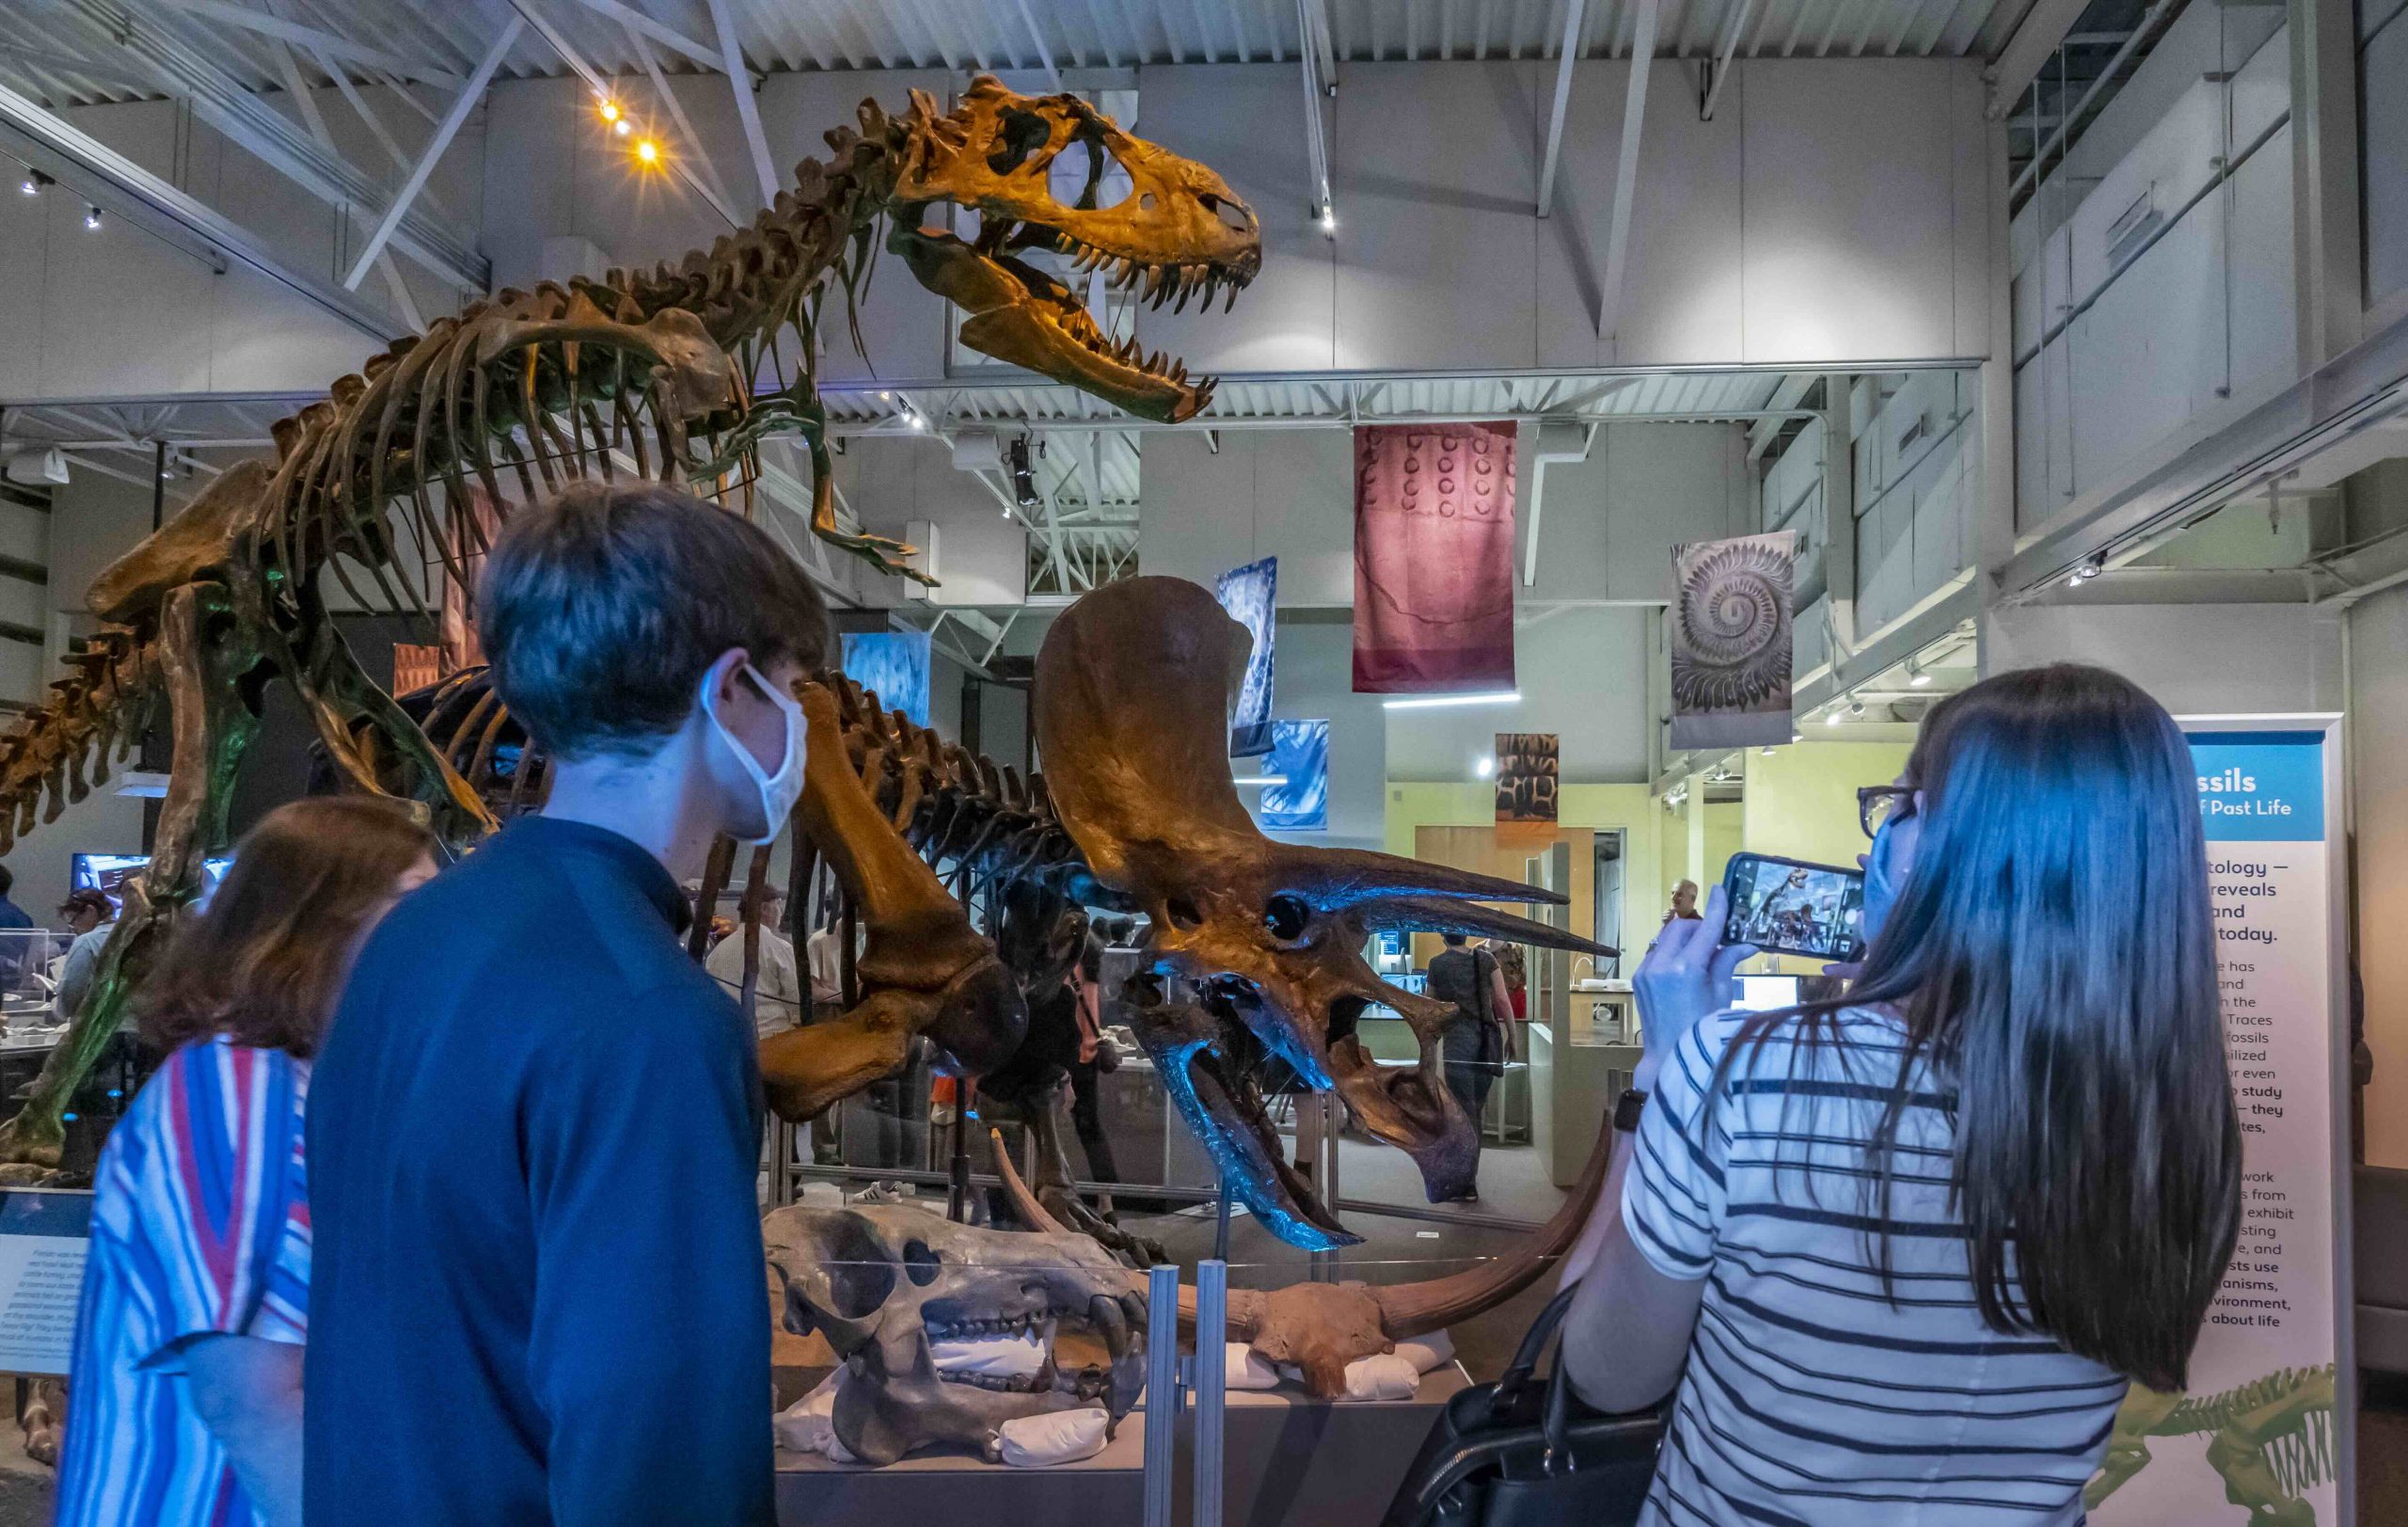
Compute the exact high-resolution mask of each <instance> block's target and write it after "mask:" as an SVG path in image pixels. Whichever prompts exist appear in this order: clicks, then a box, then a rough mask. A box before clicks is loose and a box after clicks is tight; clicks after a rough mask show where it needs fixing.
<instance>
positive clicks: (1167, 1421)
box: [1146, 1265, 1180, 1527]
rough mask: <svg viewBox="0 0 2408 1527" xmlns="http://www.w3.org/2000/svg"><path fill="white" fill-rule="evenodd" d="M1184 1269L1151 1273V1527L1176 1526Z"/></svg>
mask: <svg viewBox="0 0 2408 1527" xmlns="http://www.w3.org/2000/svg"><path fill="white" fill-rule="evenodd" d="M1179 1408H1180V1400H1179V1269H1178V1268H1177V1267H1174V1266H1167V1265H1165V1266H1160V1267H1152V1268H1149V1269H1148V1270H1147V1273H1146V1527H1171V1489H1172V1485H1173V1477H1172V1476H1173V1475H1174V1474H1176V1473H1177V1471H1178V1467H1179Z"/></svg>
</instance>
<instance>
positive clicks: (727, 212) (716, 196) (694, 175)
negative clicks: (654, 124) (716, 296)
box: [626, 25, 739, 228]
mask: <svg viewBox="0 0 2408 1527" xmlns="http://www.w3.org/2000/svg"><path fill="white" fill-rule="evenodd" d="M626 34H627V45H628V46H629V47H632V48H633V49H635V51H636V56H637V57H638V58H641V59H642V60H643V72H644V74H645V75H646V77H648V78H649V79H650V80H651V81H652V89H653V93H654V94H656V95H657V96H659V97H660V104H661V106H662V107H663V108H664V109H665V110H666V111H667V112H668V113H669V119H670V120H671V121H673V122H674V123H675V124H676V126H677V137H678V140H679V141H680V142H682V143H684V144H685V145H686V151H685V152H684V153H683V154H681V155H679V156H677V157H676V158H674V159H672V160H671V161H670V162H669V163H670V167H671V168H673V169H674V170H676V171H677V177H678V179H680V180H682V181H684V182H685V183H687V184H688V185H689V186H691V187H692V188H693V191H694V194H695V195H696V196H698V197H701V198H702V199H704V200H705V201H707V202H709V203H710V205H711V210H712V211H713V212H716V213H718V214H719V215H720V216H721V219H722V220H724V221H725V222H726V224H727V225H728V227H730V228H735V227H737V226H739V225H738V224H737V218H736V213H735V212H734V210H733V209H732V208H730V206H729V205H728V195H727V185H726V183H725V182H723V181H721V179H720V178H719V167H718V166H716V165H714V164H712V163H711V157H710V154H709V152H708V151H706V150H705V149H704V147H703V139H702V135H700V134H698V133H696V132H695V131H694V124H693V123H692V122H691V121H689V120H688V119H687V118H686V108H685V107H684V106H683V105H681V104H680V103H678V100H677V96H676V92H674V91H673V90H672V89H670V88H669V81H668V79H667V78H666V77H664V76H663V75H662V73H661V72H660V58H659V56H658V55H657V54H655V53H654V52H653V51H652V43H651V42H650V41H649V40H646V39H645V37H644V34H643V33H642V32H641V31H638V30H637V29H636V28H635V27H634V26H632V25H631V26H628V27H626Z"/></svg>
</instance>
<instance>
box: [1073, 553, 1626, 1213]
mask: <svg viewBox="0 0 2408 1527" xmlns="http://www.w3.org/2000/svg"><path fill="white" fill-rule="evenodd" d="M1247 651H1248V642H1247V637H1246V632H1245V628H1244V627H1243V626H1240V625H1239V624H1238V623H1237V622H1236V621H1234V620H1231V619H1230V618H1229V617H1228V614H1227V613H1226V612H1224V611H1223V610H1222V609H1221V607H1220V605H1219V603H1218V602H1216V601H1215V600H1214V599H1213V597H1212V595H1210V594H1208V593H1206V592H1205V591H1204V590H1203V589H1201V588H1198V587H1197V586H1196V585H1195V584H1193V583H1190V582H1186V581H1182V580H1180V579H1175V578H1135V579H1130V580H1128V581H1124V582H1119V583H1115V584H1112V585H1110V586H1108V587H1106V588H1102V589H1099V590H1097V591H1096V592H1095V593H1092V594H1089V595H1087V596H1085V597H1084V598H1082V599H1081V600H1080V601H1079V602H1078V603H1077V604H1075V605H1073V606H1071V607H1070V608H1069V610H1068V611H1067V612H1064V613H1063V615H1062V616H1061V618H1060V619H1058V620H1057V621H1055V622H1054V628H1053V630H1052V631H1050V632H1049V633H1048V634H1047V636H1046V639H1045V645H1044V648H1043V650H1042V651H1041V652H1040V653H1039V654H1038V660H1037V684H1036V700H1035V704H1036V723H1037V736H1038V747H1039V749H1040V750H1041V751H1042V753H1043V756H1044V760H1045V775H1046V782H1047V784H1048V786H1049V787H1051V789H1052V791H1053V797H1054V808H1055V810H1056V811H1057V812H1058V813H1059V814H1060V817H1061V820H1062V824H1063V826H1064V827H1065V828H1067V829H1068V830H1069V834H1070V835H1071V837H1072V838H1073V839H1075V840H1076V841H1077V843H1078V845H1079V848H1080V850H1081V851H1083V852H1085V855H1086V859H1087V864H1088V865H1089V867H1091V868H1092V869H1093V870H1094V872H1095V876H1096V879H1097V880H1098V881H1100V882H1101V883H1103V884H1105V885H1107V886H1110V887H1111V888H1113V889H1114V890H1116V891H1119V892H1122V893H1124V894H1126V895H1128V896H1130V897H1132V898H1133V899H1135V900H1136V901H1137V902H1138V904H1139V905H1140V906H1142V907H1143V908H1144V910H1145V911H1146V912H1147V913H1148V915H1149V916H1150V917H1151V918H1152V923H1153V927H1152V931H1151V933H1150V935H1149V937H1150V940H1151V944H1150V952H1151V954H1152V956H1153V966H1152V969H1153V971H1154V972H1155V973H1156V974H1158V975H1179V976H1184V977H1187V978H1192V979H1194V980H1196V981H1197V982H1200V983H1201V986H1202V993H1203V1007H1201V1008H1191V1007H1187V1006H1186V1005H1184V1004H1176V1003H1174V1004H1167V1005H1164V1007H1163V1008H1162V1009H1161V1010H1156V1004H1155V1002H1154V1001H1153V1000H1152V999H1154V998H1157V997H1159V996H1161V995H1163V994H1162V993H1161V992H1160V989H1159V987H1155V988H1152V989H1150V990H1147V989H1141V990H1139V991H1137V992H1134V993H1133V996H1134V997H1135V999H1136V1001H1135V1004H1134V1005H1135V1008H1136V1015H1135V1016H1136V1018H1137V1020H1138V1021H1137V1022H1136V1023H1135V1025H1134V1027H1135V1028H1136V1031H1137V1033H1138V1036H1139V1038H1140V1039H1141V1041H1144V1042H1147V1043H1148V1044H1149V1047H1151V1048H1152V1049H1153V1050H1154V1053H1155V1063H1156V1065H1157V1067H1158V1069H1160V1071H1161V1072H1162V1074H1163V1080H1164V1085H1165V1086H1166V1087H1168V1088H1169V1089H1170V1090H1171V1091H1172V1094H1173V1096H1174V1098H1175V1099H1176V1100H1177V1101H1178V1103H1179V1105H1180V1109H1181V1111H1182V1112H1183V1113H1184V1114H1185V1115H1186V1116H1187V1117H1188V1119H1189V1121H1190V1122H1191V1123H1194V1124H1196V1126H1197V1128H1198V1130H1199V1132H1200V1133H1201V1134H1202V1135H1203V1137H1204V1143H1205V1145H1206V1146H1207V1148H1208V1149H1211V1150H1212V1152H1213V1153H1214V1157H1215V1159H1216V1160H1217V1161H1219V1162H1220V1164H1221V1165H1222V1166H1223V1167H1224V1168H1225V1169H1227V1170H1228V1172H1229V1173H1230V1175H1231V1178H1232V1186H1233V1187H1234V1188H1235V1190H1236V1191H1237V1192H1238V1193H1239V1194H1240V1195H1241V1196H1242V1197H1244V1200H1245V1201H1246V1203H1247V1204H1248V1206H1249V1207H1250V1208H1253V1209H1254V1210H1255V1212H1256V1213H1258V1214H1259V1215H1260V1216H1262V1217H1263V1218H1264V1220H1265V1222H1266V1223H1268V1224H1270V1225H1272V1226H1273V1227H1274V1228H1275V1229H1277V1230H1278V1231H1279V1232H1280V1233H1281V1234H1282V1235H1283V1236H1285V1238H1287V1239H1289V1240H1290V1241H1291V1243H1293V1244H1296V1245H1301V1246H1308V1247H1326V1246H1335V1245H1343V1244H1346V1243H1348V1242H1350V1241H1352V1240H1353V1239H1354V1237H1352V1236H1350V1235H1348V1234H1347V1233H1345V1231H1344V1230H1343V1229H1342V1228H1341V1227H1340V1226H1339V1224H1338V1222H1337V1220H1336V1219H1335V1218H1333V1217H1331V1215H1330V1213H1329V1211H1328V1209H1327V1208H1326V1207H1325V1206H1323V1205H1322V1204H1321V1203H1320V1202H1319V1201H1317V1200H1316V1199H1315V1198H1314V1197H1313V1195H1312V1193H1311V1190H1310V1188H1309V1186H1308V1185H1306V1184H1305V1182H1304V1181H1303V1179H1302V1178H1301V1177H1300V1176H1298V1174H1296V1173H1294V1172H1292V1171H1281V1170H1277V1169H1274V1168H1272V1167H1270V1166H1269V1165H1267V1164H1266V1161H1265V1158H1266V1157H1267V1158H1269V1161H1271V1162H1275V1161H1276V1159H1277V1156H1278V1151H1277V1146H1276V1140H1275V1137H1274V1136H1273V1135H1272V1134H1271V1131H1270V1126H1269V1124H1268V1122H1267V1121H1266V1120H1264V1119H1263V1117H1262V1115H1261V1112H1260V1105H1259V1100H1258V1099H1257V1098H1256V1097H1255V1096H1254V1095H1253V1093H1254V1087H1253V1083H1252V1078H1253V1077H1254V1076H1255V1075H1256V1074H1258V1073H1259V1070H1260V1062H1261V1060H1262V1059H1263V1058H1266V1057H1275V1058H1278V1059H1279V1060H1282V1061H1285V1062H1286V1063H1287V1064H1288V1065H1289V1066H1291V1067H1292V1068H1293V1069H1294V1071H1295V1073H1296V1074H1297V1075H1298V1076H1299V1077H1301V1078H1302V1079H1303V1080H1304V1081H1305V1082H1306V1083H1307V1085H1309V1086H1311V1087H1314V1088H1316V1089H1320V1090H1329V1089H1331V1088H1335V1089H1336V1090H1338V1092H1339V1094H1341V1095H1342V1096H1343V1097H1344V1098H1345V1099H1346V1103H1347V1105H1348V1107H1350V1108H1351V1109H1352V1110H1353V1111H1354V1114H1355V1119H1356V1120H1357V1121H1359V1122H1360V1123H1361V1124H1362V1125H1363V1127H1364V1128H1365V1129H1367V1130H1369V1131H1370V1133H1371V1134H1372V1135H1373V1136H1375V1137H1378V1138H1380V1139H1383V1140H1386V1141H1387V1142H1388V1143H1389V1144H1391V1145H1395V1146H1397V1147H1399V1148H1401V1149H1402V1150H1403V1151H1405V1152H1406V1153H1409V1154H1411V1155H1412V1156H1413V1158H1414V1160H1415V1162H1416V1163H1417V1164H1418V1166H1419V1167H1420V1169H1421V1174H1422V1180H1423V1182H1424V1184H1425V1185H1427V1187H1428V1189H1429V1192H1430V1196H1431V1198H1432V1199H1433V1200H1438V1199H1443V1198H1446V1197H1449V1196H1450V1195H1452V1194H1454V1193H1457V1192H1459V1191H1461V1190H1462V1189H1463V1188H1464V1187H1465V1186H1467V1185H1469V1183H1470V1179H1471V1174H1472V1172H1473V1170H1474V1169H1475V1168H1476V1167H1477V1164H1478V1161H1479V1147H1478V1138H1477V1137H1476V1135H1475V1134H1474V1128H1475V1124H1474V1121H1472V1120H1470V1119H1468V1118H1466V1117H1465V1114H1464V1111H1463V1109H1462V1108H1461V1106H1459V1105H1457V1104H1456V1102H1455V1100H1454V1098H1453V1096H1452V1095H1451V1094H1450V1093H1449V1092H1448V1090H1447V1089H1446V1087H1445V1085H1444V1074H1445V1073H1444V1068H1443V1066H1442V1064H1441V1062H1440V1058H1439V1039H1440V1035H1441V1032H1442V1030H1443V1029H1444V1028H1445V1026H1446V1024H1447V1022H1448V1020H1449V1019H1450V1018H1452V1017H1453V1016H1454V1011H1455V1010H1454V1008H1453V1006H1452V1005H1451V1004H1450V1003H1446V1002H1439V1001H1435V1000H1433V999H1431V998H1428V997H1423V996H1419V995H1417V994H1413V993H1410V992H1406V991H1403V990H1402V989H1400V988H1398V987H1395V986H1391V985H1389V984H1388V983H1387V982H1386V981H1384V980H1382V979H1381V978H1379V976H1378V975H1377V974H1376V973H1374V972H1373V971H1372V969H1371V967H1370V964H1369V963H1368V962H1366V961H1365V960H1364V958H1363V946H1364V944H1365V942H1366V940H1367V939H1368V938H1369V936H1370V934H1372V933H1374V932H1380V931H1404V930H1414V931H1429V932H1464V933H1486V934H1495V935H1497V936H1498V937H1502V938H1505V939H1508V940H1511V941H1513V942H1514V943H1517V944H1534V945H1542V946H1549V947H1554V948H1564V949H1581V950H1588V951H1591V952H1593V953H1597V954H1601V955H1611V954H1612V953H1613V951H1612V950H1611V949H1609V948H1607V947H1606V946H1602V945H1597V944H1592V943H1591V942H1589V941H1588V940H1586V939H1581V938H1576V937H1574V936H1573V935H1572V934H1570V933H1567V932H1563V931H1560V930H1557V929H1554V928H1550V927H1548V926H1546V925H1545V924H1544V923H1539V922H1534V921H1531V920H1530V919H1529V918H1526V917H1519V916H1515V915H1511V914H1508V913H1502V912H1497V911H1495V910H1493V909H1491V908H1489V907H1486V906H1482V905H1480V904H1479V903H1480V902H1482V901H1555V902H1560V901H1561V900H1562V899H1563V898H1562V897H1560V896H1559V895H1556V894H1554V893H1552V892H1546V891H1541V890H1539V889H1536V888H1534V887H1532V886H1529V885H1525V884H1523V883H1520V882H1518V881H1506V880H1497V879H1494V878H1492V877H1490V876H1486V875H1475V874H1470V873H1467V872H1465V871H1463V870H1459V869H1450V868H1446V867H1441V866H1437V865H1427V864H1420V863H1418V862H1416V861H1413V860H1410V859H1400V858H1397V857H1395V856H1393V855H1390V854H1385V853H1372V852H1369V851H1360V850H1341V849H1316V848H1307V847H1304V846H1301V845H1297V844H1290V843H1279V842H1275V841H1273V840H1272V839H1270V838H1268V837H1265V836H1264V835H1262V834H1261V832H1260V831H1259V830H1258V829H1257V828H1256V827H1255V825H1254V821H1253V819H1252V818H1250V817H1248V816H1247V815H1246V812H1245V808H1244V806H1243V805H1242V804H1241V803H1239V801H1238V795H1237V789H1236V787H1235V786H1234V785H1233V784H1232V783H1231V782H1230V778H1229V771H1228V766H1227V764H1226V763H1224V761H1223V760H1224V759H1225V758H1226V757H1227V756H1228V706H1229V701H1230V698H1231V697H1232V696H1233V695H1234V694H1235V693H1236V691H1237V683H1238V680H1239V679H1240V678H1241V676H1243V674H1244V667H1245V660H1246V655H1247ZM1142 986H1143V983H1141V988H1142ZM1373 1003H1381V1004H1385V1005H1386V1007H1388V1008H1389V1009H1392V1010H1394V1011H1395V1012H1396V1013H1397V1014H1398V1015H1399V1016H1401V1017H1402V1018H1403V1019H1404V1021H1405V1022H1406V1023H1407V1024H1409V1025H1411V1026H1412V1028H1413V1032H1414V1035H1415V1037H1416V1038H1417V1040H1418V1042H1419V1046H1420V1061H1419V1064H1418V1065H1415V1066H1399V1067H1384V1066H1381V1065H1380V1064H1378V1063H1377V1062H1376V1061H1374V1060H1373V1059H1372V1058H1371V1054H1370V1051H1369V1050H1368V1049H1366V1048H1365V1047H1364V1045H1363V1043H1362V1042H1361V1040H1360V1039H1359V1038H1358V1037H1357V1035H1356V1032H1355V1029H1356V1025H1357V1022H1358V1020H1359V1019H1360V1018H1361V1017H1362V1015H1363V1012H1364V1010H1365V1009H1367V1008H1368V1007H1370V1005H1371V1004H1373Z"/></svg>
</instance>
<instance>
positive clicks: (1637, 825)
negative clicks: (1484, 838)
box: [1387, 780, 1678, 949]
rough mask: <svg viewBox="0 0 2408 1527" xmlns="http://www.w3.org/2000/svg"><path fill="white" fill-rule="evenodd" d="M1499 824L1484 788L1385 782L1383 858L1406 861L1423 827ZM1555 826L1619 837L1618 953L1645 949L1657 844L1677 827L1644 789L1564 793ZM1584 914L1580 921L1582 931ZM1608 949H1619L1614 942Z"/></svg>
mask: <svg viewBox="0 0 2408 1527" xmlns="http://www.w3.org/2000/svg"><path fill="white" fill-rule="evenodd" d="M1496 821H1497V790H1496V787H1494V786H1492V785H1490V784H1488V783H1487V782H1486V781H1484V780H1481V781H1473V782H1470V783H1466V784H1461V785H1409V784H1404V783H1402V782H1400V781H1396V780H1390V781H1389V782H1388V820H1387V850H1388V851H1389V852H1390V853H1400V854H1403V855H1405V856H1406V857H1408V858H1410V857H1412V855H1413V845H1414V833H1415V830H1416V829H1418V828H1422V827H1490V826H1494V825H1495V824H1496ZM1556 823H1557V825H1558V826H1561V827H1575V828H1578V827H1585V828H1588V829H1590V830H1592V831H1601V830H1606V829H1610V828H1620V829H1622V834H1623V855H1624V859H1625V860H1626V861H1627V862H1626V863H1625V864H1624V867H1623V896H1622V907H1623V925H1622V930H1621V934H1622V936H1621V938H1620V940H1619V941H1618V942H1619V943H1620V945H1621V946H1622V947H1624V948H1628V949H1643V948H1645V947H1646V946H1647V941H1648V940H1649V939H1650V938H1653V937H1654V936H1655V935H1656V927H1657V925H1658V924H1659V923H1660V922H1661V921H1662V920H1663V915H1664V908H1663V906H1662V904H1661V903H1658V902H1656V901H1654V900H1653V899H1651V898H1650V896H1649V893H1648V887H1650V886H1652V885H1655V884H1656V883H1658V882H1659V880H1660V879H1661V876H1662V870H1661V868H1660V860H1659V847H1660V845H1659V842H1658V838H1659V836H1661V837H1662V838H1663V839H1665V840H1667V841H1669V840H1670V839H1671V837H1672V836H1673V835H1675V833H1676V831H1677V830H1678V823H1677V822H1676V821H1675V819H1673V818H1671V816H1669V815H1667V814H1666V812H1665V810H1664V808H1663V806H1662V805H1661V804H1660V803H1656V802H1654V801H1651V800H1649V799H1648V795H1647V787H1646V786H1644V785H1566V786H1563V787H1561V794H1560V798H1559V799H1558V802H1557V806H1556ZM1587 919H1588V915H1587V913H1586V912H1584V913H1583V914H1582V915H1581V918H1580V921H1581V922H1582V923H1583V924H1585V923H1586V921H1587ZM1607 942H1608V943H1613V942H1617V941H1616V940H1614V939H1612V938H1610V937H1609V938H1608V940H1607Z"/></svg>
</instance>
